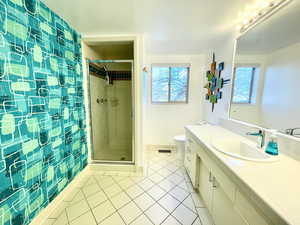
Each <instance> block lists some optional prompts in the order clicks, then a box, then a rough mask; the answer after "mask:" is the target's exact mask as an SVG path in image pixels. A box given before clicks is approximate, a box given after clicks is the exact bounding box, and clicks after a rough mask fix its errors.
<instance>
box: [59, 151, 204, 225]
mask: <svg viewBox="0 0 300 225" xmlns="http://www.w3.org/2000/svg"><path fill="white" fill-rule="evenodd" d="M148 157H149V156H148ZM149 158H150V157H149ZM163 160H165V162H164V163H162V161H163ZM173 160H175V164H173V163H174V161H173ZM149 162H151V163H149ZM178 164H179V163H178V162H177V160H176V159H174V158H173V159H172V158H171V159H170V158H169V159H165V158H159V156H156V155H155V160H149V161H148V160H147V168H146V170H145V173H143V174H139V175H138V176H134V175H136V173H128V174H121V173H117V172H116V173H109V172H107V173H105V172H104V173H99V174H96V175H95V174H91V175H90V176H91V177H90V178H89V179H87V180H88V181H90V180H93V183H91V184H89V185H93V184H96V185H97V187H98V188H99V189H100V190H99V191H97V192H95V193H93V194H92V195H95V194H97V193H99V192H103V193H104V195H105V197H106V198H107V199H106V200H105V201H104V202H106V201H109V202H110V204H111V205H112V207H113V208H114V210H115V212H117V213H118V215H119V216H120V217H121V219H122V221H123V222H124V224H126V225H128V224H127V223H126V221H125V220H124V218H123V217H122V215H121V214H120V212H119V210H120V209H122V208H123V207H125V206H126V205H128V204H130V203H133V204H134V205H135V206H136V207H137V208H138V209H139V210H140V211H141V214H139V215H138V216H137V217H136V218H135V219H134V220H132V221H130V224H132V223H134V221H136V220H137V219H138V218H140V217H141V216H142V215H144V216H145V217H146V218H147V219H148V220H149V221H150V222H151V223H152V224H154V223H153V222H152V220H151V219H150V218H149V217H148V215H147V214H146V213H145V212H146V211H147V210H149V209H150V208H151V207H152V206H154V205H155V204H157V205H158V206H160V207H162V208H163V209H164V210H165V211H166V212H167V214H168V215H167V216H166V218H165V219H164V220H162V222H161V223H160V224H163V223H164V222H165V221H166V220H167V218H169V217H170V216H171V217H172V218H173V219H175V220H176V221H177V222H178V223H179V224H182V223H181V222H180V221H179V220H178V219H177V218H176V217H174V216H173V215H172V213H174V211H175V210H176V209H177V208H178V207H179V206H181V205H183V207H185V208H186V209H187V210H189V211H191V213H193V214H194V215H195V216H196V218H195V219H194V220H193V222H192V224H194V223H195V221H197V219H198V218H199V221H200V223H201V224H203V223H202V220H201V218H200V215H199V213H198V210H197V208H206V207H201V206H200V207H196V204H195V200H194V198H193V196H192V194H193V193H197V192H193V191H191V189H190V186H189V184H190V183H191V182H190V179H188V178H189V177H187V174H186V171H185V168H184V167H183V166H182V164H180V165H178ZM155 165H158V166H156V169H155V170H153V169H152V172H151V173H150V172H149V170H151V166H155ZM170 165H171V167H170ZM157 168H159V169H157ZM162 169H165V170H167V171H168V172H167V173H170V174H168V175H163V174H161V173H159V171H160V170H162ZM97 175H99V176H101V177H102V176H103V177H107V178H109V179H112V181H113V183H112V184H110V185H109V186H107V187H106V188H105V189H108V188H109V187H111V186H113V185H117V187H118V188H120V192H118V193H116V194H114V195H112V196H110V197H109V196H108V194H107V193H106V192H105V191H104V188H103V187H102V186H101V185H100V183H99V182H100V181H99V180H98V179H97ZM155 175H158V176H160V177H161V178H163V179H159V181H158V180H155V179H151V178H150V177H152V176H155ZM172 175H175V176H178V177H180V178H181V179H180V181H179V182H172V180H169V179H168V178H170V176H172ZM116 177H118V178H117V179H116ZM133 177H134V178H136V177H140V179H139V178H138V179H134V178H133ZM120 178H122V179H120ZM127 178H128V179H129V181H130V182H132V184H131V185H129V186H127V185H126V187H125V188H124V186H121V184H120V183H121V182H122V181H123V180H125V179H127ZM145 179H149V181H151V182H152V184H153V185H152V186H151V187H150V188H147V189H144V188H142V186H140V184H141V182H143V181H144V180H145ZM136 180H138V181H136ZM164 181H168V182H170V183H171V184H172V186H173V185H174V186H173V187H172V188H171V189H169V190H168V191H167V190H166V189H165V188H163V187H162V186H160V185H159V184H160V183H162V182H164ZM188 183H189V184H188ZM182 184H185V186H186V188H184V187H181V186H180V185H182ZM89 185H87V186H89ZM87 186H84V185H83V186H81V187H78V188H79V191H78V192H77V193H76V194H75V195H74V197H73V198H72V200H71V201H64V200H63V202H66V203H67V204H68V206H66V207H65V208H64V210H63V211H64V212H65V213H66V217H67V220H68V224H70V223H71V221H69V217H68V213H67V210H66V209H67V208H68V207H69V204H70V202H72V201H73V200H74V198H75V197H76V195H77V194H78V193H79V192H82V195H83V199H81V200H78V201H76V202H74V203H73V204H77V203H79V202H80V201H82V200H84V201H86V202H87V205H88V207H89V211H91V213H92V215H93V218H94V220H95V221H96V223H97V224H98V222H97V220H96V216H95V215H94V212H93V209H94V208H96V207H98V206H100V205H101V204H103V203H104V202H101V203H99V204H97V205H96V206H95V207H94V208H92V207H91V205H90V203H89V202H88V197H89V196H86V195H85V194H84V192H83V188H84V187H87ZM133 186H137V187H139V188H140V189H141V190H142V192H141V193H140V194H138V195H137V196H134V197H131V196H130V195H128V193H127V190H128V189H130V188H132V187H133ZM155 186H156V187H158V188H160V189H162V190H163V192H164V194H163V195H162V196H161V197H160V198H158V199H157V200H156V199H155V198H154V197H153V196H152V195H151V194H149V192H148V191H149V190H150V189H152V188H153V187H155ZM175 188H179V189H180V190H182V191H185V192H186V193H187V196H186V197H185V198H184V199H183V200H182V201H180V200H179V199H177V198H176V197H174V196H173V195H171V194H170V192H171V191H173V190H174V189H175ZM122 193H124V194H125V195H126V196H127V197H129V199H130V201H129V202H127V203H126V204H124V205H122V207H120V208H119V209H117V208H116V207H115V205H114V204H113V202H112V201H111V199H112V198H114V197H116V196H117V195H120V194H122ZM143 194H147V195H148V196H150V198H151V199H152V200H153V201H154V203H153V204H151V205H150V206H149V207H147V208H145V210H143V209H142V208H141V207H140V206H139V205H138V204H137V203H136V202H135V200H136V199H137V198H138V197H140V196H141V195H143ZM92 195H90V196H92ZM167 195H170V196H171V197H172V198H174V199H176V200H177V201H178V203H179V204H178V205H177V206H176V208H174V209H173V210H172V211H171V212H169V211H168V210H167V209H166V208H165V207H164V206H162V205H161V204H160V203H159V201H160V200H161V199H163V198H164V197H165V196H167ZM189 197H191V198H192V202H193V206H194V208H195V210H196V211H197V213H196V212H194V210H192V209H190V208H189V207H187V206H186V205H185V204H184V203H183V202H184V201H185V200H186V199H187V198H189ZM89 211H87V212H89ZM87 212H85V213H84V214H86V213H87ZM115 212H114V213H115ZM114 213H112V214H111V215H109V216H106V217H105V218H104V219H102V220H101V221H100V222H99V224H100V223H102V222H103V221H104V220H106V219H107V218H109V217H110V216H112V215H113V214H114ZM84 214H82V215H80V216H78V217H76V218H74V219H73V220H72V221H74V220H75V219H78V218H79V217H81V216H83V215H84ZM54 219H55V222H56V220H57V218H54ZM192 224H191V225H192Z"/></svg>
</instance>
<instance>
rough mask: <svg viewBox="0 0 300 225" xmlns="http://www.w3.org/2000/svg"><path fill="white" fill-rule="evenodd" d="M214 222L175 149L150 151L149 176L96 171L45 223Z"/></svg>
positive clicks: (133, 224)
mask: <svg viewBox="0 0 300 225" xmlns="http://www.w3.org/2000/svg"><path fill="white" fill-rule="evenodd" d="M97 224H100V225H128V224H130V225H159V224H161V225H213V222H212V219H211V217H210V215H209V214H208V211H207V209H206V208H205V207H204V205H203V202H202V200H201V199H200V197H199V195H198V194H197V193H196V192H195V191H194V189H193V188H192V185H191V183H190V180H189V178H188V176H187V175H186V172H185V169H184V168H183V166H182V164H181V162H180V161H179V160H178V159H177V158H176V155H175V154H174V153H172V154H166V153H157V152H154V151H151V152H147V167H146V171H145V174H137V173H122V172H103V173H99V172H97V173H93V174H91V175H90V176H88V177H85V179H84V180H83V181H82V182H81V184H79V185H78V187H76V189H75V190H73V191H72V193H70V194H69V196H67V197H66V198H65V199H64V201H63V203H62V204H61V205H59V206H58V207H57V208H56V210H55V211H54V212H53V213H52V215H51V216H50V217H49V218H48V219H47V221H46V222H45V223H44V225H97Z"/></svg>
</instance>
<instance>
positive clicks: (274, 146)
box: [265, 134, 278, 155]
mask: <svg viewBox="0 0 300 225" xmlns="http://www.w3.org/2000/svg"><path fill="white" fill-rule="evenodd" d="M265 152H266V153H267V154H270V155H278V143H277V137H276V135H275V134H271V136H270V140H269V143H268V145H267V147H266V151H265Z"/></svg>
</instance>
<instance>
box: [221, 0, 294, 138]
mask: <svg viewBox="0 0 300 225" xmlns="http://www.w3.org/2000/svg"><path fill="white" fill-rule="evenodd" d="M290 2H292V0H290V1H288V2H287V3H286V4H283V5H282V6H280V7H278V8H277V9H276V10H274V11H271V12H270V13H269V14H267V15H266V16H265V17H264V18H262V19H259V20H258V21H256V22H255V23H253V24H251V25H250V26H249V27H248V28H247V29H245V30H244V31H242V32H239V33H238V34H237V35H236V37H235V40H234V46H233V56H232V65H231V76H230V77H231V86H230V100H229V107H228V112H227V113H228V120H229V121H232V122H235V123H238V124H241V125H244V126H246V127H249V128H256V129H261V130H265V131H270V132H272V131H273V132H274V131H275V133H276V135H278V136H281V137H285V138H289V139H292V140H295V141H300V137H295V136H292V135H288V134H285V133H283V132H281V131H279V130H276V129H272V128H266V127H263V126H260V125H256V124H252V123H248V122H245V121H242V120H238V119H233V118H231V116H230V112H231V107H232V105H231V104H232V98H233V90H234V80H235V59H236V52H237V42H238V39H239V38H240V37H242V36H244V35H245V34H247V33H248V32H249V31H251V30H252V29H254V28H255V27H256V26H258V25H259V24H261V23H263V22H264V21H266V20H268V19H270V18H272V16H273V15H274V14H276V13H277V12H278V11H279V10H283V9H284V8H285V7H286V6H287V5H289V3H290Z"/></svg>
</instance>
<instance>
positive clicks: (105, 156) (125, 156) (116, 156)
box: [93, 147, 132, 161]
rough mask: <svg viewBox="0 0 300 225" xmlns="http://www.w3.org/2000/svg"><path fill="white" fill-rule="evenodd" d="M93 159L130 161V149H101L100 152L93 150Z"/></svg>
mask: <svg viewBox="0 0 300 225" xmlns="http://www.w3.org/2000/svg"><path fill="white" fill-rule="evenodd" d="M93 159H94V160H104V161H131V160H132V148H122V149H113V148H109V147H103V148H101V150H100V151H99V150H97V149H95V152H94V157H93Z"/></svg>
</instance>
